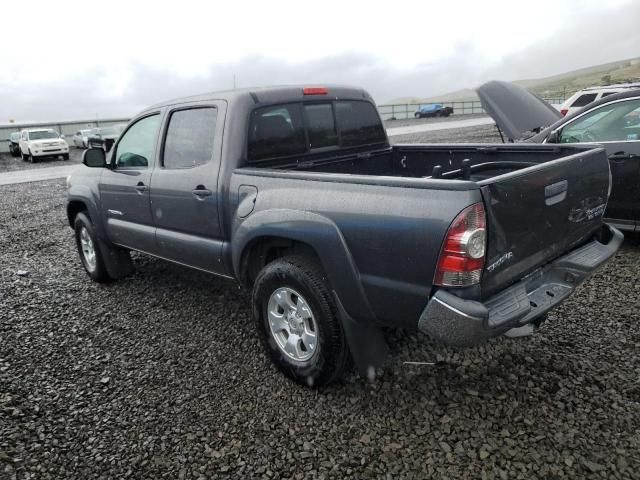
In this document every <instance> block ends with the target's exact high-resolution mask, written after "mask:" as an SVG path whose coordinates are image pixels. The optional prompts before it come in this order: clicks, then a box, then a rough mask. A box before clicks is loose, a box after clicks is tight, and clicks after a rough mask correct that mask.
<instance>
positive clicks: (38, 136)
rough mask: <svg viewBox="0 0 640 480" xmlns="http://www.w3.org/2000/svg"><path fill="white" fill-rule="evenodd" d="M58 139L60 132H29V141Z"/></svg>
mask: <svg viewBox="0 0 640 480" xmlns="http://www.w3.org/2000/svg"><path fill="white" fill-rule="evenodd" d="M58 137H59V135H58V132H54V131H53V130H37V131H35V132H29V140H43V139H47V138H58Z"/></svg>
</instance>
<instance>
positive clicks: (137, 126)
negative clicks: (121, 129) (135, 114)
mask: <svg viewBox="0 0 640 480" xmlns="http://www.w3.org/2000/svg"><path fill="white" fill-rule="evenodd" d="M159 126H160V115H159V114H154V115H150V116H148V117H144V118H142V119H141V120H138V121H137V122H136V123H134V124H133V125H132V126H131V128H129V130H127V131H126V132H125V134H124V135H123V136H122V138H121V139H120V141H119V142H118V146H117V150H116V152H115V156H114V157H113V158H115V162H116V167H117V168H137V169H139V168H147V167H148V166H149V162H150V161H151V157H152V156H153V152H154V150H155V146H156V139H157V137H158V127H159Z"/></svg>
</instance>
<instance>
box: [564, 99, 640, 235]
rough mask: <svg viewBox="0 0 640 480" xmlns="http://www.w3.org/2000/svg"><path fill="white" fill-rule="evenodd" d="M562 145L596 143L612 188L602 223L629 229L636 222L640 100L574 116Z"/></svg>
mask: <svg viewBox="0 0 640 480" xmlns="http://www.w3.org/2000/svg"><path fill="white" fill-rule="evenodd" d="M560 142H562V143H576V142H581V143H600V144H602V145H603V146H604V147H605V148H606V150H607V155H608V156H609V164H610V167H611V178H612V189H611V196H610V197H609V203H608V204H607V210H606V212H605V215H604V216H605V221H607V222H610V223H613V224H615V225H617V226H619V227H622V228H624V229H626V230H633V229H634V226H635V225H636V224H638V222H639V221H640V99H639V98H629V99H624V100H616V101H614V102H612V103H608V104H605V105H601V106H599V107H597V108H595V109H593V110H592V111H590V112H588V113H586V114H584V115H582V116H580V117H577V118H576V120H575V121H573V122H571V123H568V124H567V125H566V126H565V127H563V129H562V131H561V132H560Z"/></svg>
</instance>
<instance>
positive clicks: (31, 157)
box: [27, 150, 36, 163]
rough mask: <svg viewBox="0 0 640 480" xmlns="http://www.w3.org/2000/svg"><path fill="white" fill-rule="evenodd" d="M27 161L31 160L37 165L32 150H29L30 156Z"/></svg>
mask: <svg viewBox="0 0 640 480" xmlns="http://www.w3.org/2000/svg"><path fill="white" fill-rule="evenodd" d="M27 160H29V162H30V163H36V158H35V157H34V156H33V153H31V150H29V155H28V156H27Z"/></svg>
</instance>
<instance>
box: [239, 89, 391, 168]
mask: <svg viewBox="0 0 640 480" xmlns="http://www.w3.org/2000/svg"><path fill="white" fill-rule="evenodd" d="M386 141H387V138H386V135H385V131H384V128H383V126H382V123H381V122H380V118H379V117H378V113H377V110H376V108H375V106H374V105H372V104H371V103H369V102H363V101H357V100H353V101H345V100H339V101H334V102H313V103H312V102H309V103H292V104H284V105H274V106H270V107H263V108H259V109H256V110H255V111H254V112H253V113H252V114H251V119H250V122H249V144H248V157H249V160H254V161H255V160H261V159H265V158H274V157H283V156H289V155H299V154H304V153H310V152H313V151H315V150H317V149H322V148H334V149H338V148H350V147H358V146H363V145H370V144H375V143H385V142H386Z"/></svg>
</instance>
